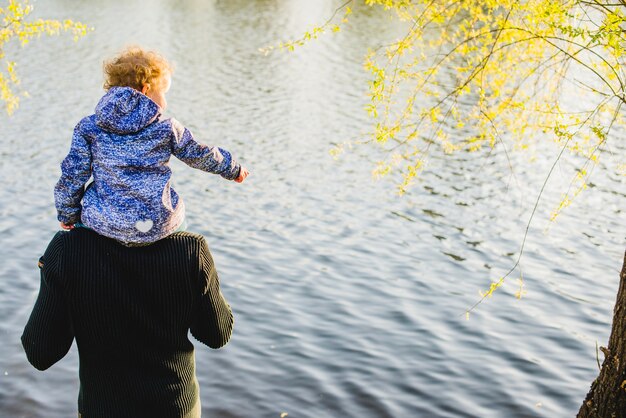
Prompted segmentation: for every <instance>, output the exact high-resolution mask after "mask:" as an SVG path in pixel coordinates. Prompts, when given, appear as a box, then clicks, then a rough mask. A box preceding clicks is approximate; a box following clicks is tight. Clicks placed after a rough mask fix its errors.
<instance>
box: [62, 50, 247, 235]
mask: <svg viewBox="0 0 626 418" xmlns="http://www.w3.org/2000/svg"><path fill="white" fill-rule="evenodd" d="M104 72H105V83H104V88H105V90H107V93H106V94H105V95H104V97H102V99H101V100H100V102H99V103H98V105H97V106H96V109H95V114H93V115H91V116H87V117H86V118H84V119H82V120H81V121H80V122H79V123H78V125H76V127H75V128H74V135H73V138H72V145H71V148H70V152H69V154H68V155H67V157H66V158H65V159H64V160H63V162H62V164H61V171H62V175H61V178H60V179H59V181H58V183H57V185H56V187H55V189H54V198H55V204H56V208H57V213H58V219H59V221H61V227H62V228H63V229H72V228H73V227H74V225H80V226H86V227H88V228H91V229H93V230H94V231H96V232H97V233H99V234H101V235H104V236H107V237H110V238H114V239H116V240H118V241H120V242H122V243H123V244H125V245H137V244H139V245H141V244H149V243H152V242H155V241H158V240H160V239H161V238H164V237H166V236H167V235H169V234H171V233H173V232H176V231H177V230H182V229H183V228H184V224H183V223H184V218H185V206H184V204H183V201H182V199H181V198H180V197H179V196H178V194H177V193H176V192H175V191H174V189H173V188H172V187H171V185H170V177H171V175H172V172H171V170H170V167H169V159H170V156H171V155H174V156H176V157H177V158H178V159H180V160H182V161H183V162H185V163H186V164H187V165H189V166H191V167H194V168H198V169H200V170H203V171H206V172H209V173H215V174H219V175H221V176H222V177H223V178H225V179H227V180H235V181H236V182H238V183H241V182H242V181H243V180H244V179H245V178H246V177H247V176H248V171H247V170H246V169H245V168H244V167H242V166H241V165H240V164H238V163H237V162H236V161H235V159H234V158H233V157H232V156H231V154H230V153H229V152H228V151H226V150H224V149H221V148H218V147H208V146H205V145H201V144H199V143H197V142H196V141H194V139H193V136H192V135H191V132H189V130H188V129H187V128H185V127H184V126H183V125H181V124H180V122H178V121H176V120H175V119H161V113H162V112H163V111H164V110H165V107H166V105H167V103H166V101H165V93H167V91H168V90H169V88H170V83H171V74H172V68H171V66H170V65H169V63H168V62H167V61H166V60H165V59H164V58H163V57H161V56H160V55H158V54H157V53H154V52H151V51H150V52H148V51H145V50H143V49H141V48H138V47H131V48H127V49H126V50H124V51H123V52H122V53H121V54H120V55H119V56H117V57H116V58H114V59H112V60H111V61H108V62H105V65H104ZM91 176H93V182H91V183H89V184H88V185H87V187H86V188H85V185H86V183H87V182H88V180H89V179H90V178H91ZM81 199H82V205H81Z"/></svg>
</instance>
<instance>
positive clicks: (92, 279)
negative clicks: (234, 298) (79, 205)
mask: <svg viewBox="0 0 626 418" xmlns="http://www.w3.org/2000/svg"><path fill="white" fill-rule="evenodd" d="M39 267H40V269H41V287H40V290H39V295H38V297H37V301H36V302H35V306H34V308H33V311H32V313H31V315H30V318H29V320H28V323H27V324H26V327H25V329H24V333H23V335H22V345H23V346H24V350H25V351H26V355H27V357H28V361H29V362H30V363H31V364H32V365H33V366H35V367H36V368H37V369H39V370H46V369H47V368H49V367H50V366H52V365H53V364H54V363H56V362H57V361H59V360H60V359H61V358H63V357H64V356H65V354H67V352H68V350H69V348H70V346H71V345H72V341H73V339H76V345H77V347H78V354H79V361H80V371H79V377H80V392H79V396H78V412H79V417H82V418H125V417H133V418H140V417H151V418H152V417H158V418H169V417H176V418H179V417H185V418H197V417H200V398H199V387H198V381H197V379H196V374H195V357H194V346H193V344H192V343H191V341H190V340H189V338H188V331H191V335H192V336H194V337H195V338H196V339H197V340H198V341H200V342H201V343H204V344H206V345H207V346H209V347H211V348H220V347H222V346H224V345H225V344H226V343H227V342H228V340H229V339H230V336H231V333H232V328H233V315H232V311H231V309H230V306H229V305H228V303H227V301H226V299H225V298H224V296H223V295H222V293H221V291H220V285H219V279H218V275H217V272H216V270H215V266H214V263H213V259H212V257H211V253H210V252H209V248H208V246H207V244H206V241H205V240H204V238H203V237H202V236H200V235H197V234H192V233H188V232H177V233H174V234H172V235H170V236H168V237H166V238H164V239H162V240H160V241H157V242H155V243H153V244H151V245H147V246H139V247H127V246H124V245H122V244H120V243H119V242H117V241H116V240H113V239H111V238H107V237H104V236H101V235H98V234H97V233H95V232H93V231H92V230H90V229H88V228H75V229H73V230H71V231H69V232H59V233H57V234H56V235H55V236H54V238H53V239H52V241H51V242H50V244H49V245H48V248H47V249H46V251H45V253H44V255H43V257H41V259H40V260H39Z"/></svg>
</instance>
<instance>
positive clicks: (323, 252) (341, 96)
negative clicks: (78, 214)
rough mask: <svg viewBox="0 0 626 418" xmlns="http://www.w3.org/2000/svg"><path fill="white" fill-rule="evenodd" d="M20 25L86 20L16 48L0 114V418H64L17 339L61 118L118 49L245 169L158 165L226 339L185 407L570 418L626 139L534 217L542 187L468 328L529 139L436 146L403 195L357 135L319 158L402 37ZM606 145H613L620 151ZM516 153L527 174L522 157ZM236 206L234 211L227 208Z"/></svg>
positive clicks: (620, 184)
mask: <svg viewBox="0 0 626 418" xmlns="http://www.w3.org/2000/svg"><path fill="white" fill-rule="evenodd" d="M34 4H35V6H36V11H35V15H36V16H41V17H49V18H66V17H70V18H73V19H75V20H80V21H83V22H86V23H89V24H90V25H92V26H94V27H95V31H94V32H92V33H90V34H89V35H88V36H87V37H86V38H84V39H82V40H80V41H79V42H78V43H74V42H73V41H72V40H71V39H70V37H69V36H66V37H62V38H54V39H44V38H42V39H40V40H38V41H36V42H33V43H32V44H31V45H29V46H28V47H27V48H25V49H23V50H19V51H17V52H16V54H17V55H16V57H17V59H18V62H19V67H18V70H19V72H20V75H21V78H22V83H23V84H22V87H23V88H24V89H25V90H27V91H28V92H29V93H30V98H28V99H24V100H23V101H22V103H21V106H20V108H19V110H18V111H17V113H16V114H15V115H14V116H13V117H11V118H9V117H7V116H6V115H4V114H0V178H2V180H3V187H2V188H1V189H0V260H1V262H0V281H1V283H2V286H0V336H1V338H2V340H1V341H2V344H1V346H0V350H1V353H0V382H1V383H0V416H2V417H11V418H13V417H15V418H18V417H45V418H49V417H52V418H56V417H72V416H75V414H76V399H77V394H78V373H77V372H78V370H77V369H78V358H77V352H76V349H75V346H74V347H72V349H71V351H70V353H69V355H67V356H66V357H65V358H64V359H63V360H62V361H60V362H59V363H57V364H56V365H54V366H53V367H52V368H51V369H50V370H48V371H46V372H44V373H42V372H38V371H37V370H35V369H34V368H32V367H31V366H30V365H29V364H28V363H27V361H26V358H25V355H24V353H23V351H22V348H21V345H20V342H19V337H20V335H21V332H22V329H23V326H24V325H25V323H26V321H27V319H28V315H29V313H30V309H31V307H32V304H33V302H34V299H35V297H36V294H37V291H38V286H39V272H38V269H37V266H36V264H37V259H38V257H39V256H40V255H41V254H42V252H43V250H44V249H45V247H46V245H47V243H48V241H49V239H50V238H51V237H52V235H53V234H54V233H55V231H56V230H57V225H58V224H57V222H56V219H55V214H56V213H55V210H54V202H53V196H52V188H53V186H54V184H55V182H56V180H57V178H58V175H59V163H60V161H61V160H62V158H63V157H64V156H65V154H66V152H67V150H68V149H69V141H70V138H71V133H72V129H73V127H74V125H75V124H76V122H77V121H78V120H80V119H81V118H82V117H83V116H85V115H87V114H89V113H91V112H92V110H93V107H94V106H95V104H96V102H97V100H98V99H99V97H100V96H101V94H102V88H101V83H102V75H101V63H102V60H103V58H105V57H109V56H110V55H111V54H114V53H115V52H116V51H118V50H119V49H121V48H122V47H123V46H124V45H126V44H129V43H137V44H141V45H145V46H147V47H151V48H155V49H157V50H159V51H161V52H162V53H163V54H164V55H166V56H167V57H168V58H170V59H171V60H172V61H174V63H175V64H176V73H175V76H174V79H173V85H172V88H171V90H170V93H169V94H168V101H169V109H168V112H167V116H175V117H176V118H177V119H179V120H180V121H181V122H182V123H184V124H185V125H187V126H188V127H189V128H190V129H191V130H192V132H194V134H195V135H196V137H197V139H198V140H200V141H202V142H205V143H209V144H216V145H220V146H223V147H224V148H226V149H228V150H231V151H232V152H233V153H234V154H236V155H237V156H239V157H240V159H241V161H242V162H243V163H244V164H245V165H246V166H248V167H249V168H250V170H251V172H252V175H251V176H250V177H249V179H248V180H247V181H246V182H245V183H243V184H241V185H237V184H234V183H231V182H226V181H222V180H221V179H220V178H219V177H217V176H211V175H207V174H204V173H202V172H199V171H195V170H192V169H190V168H188V167H186V166H184V165H183V164H181V163H179V162H174V163H173V168H174V183H175V185H176V188H177V190H178V192H179V193H180V194H181V195H182V196H183V197H184V199H185V201H186V205H187V217H188V221H189V224H190V225H189V229H190V230H192V231H196V232H199V233H202V234H204V235H205V236H206V237H207V239H208V242H209V245H210V247H211V249H212V252H213V256H214V258H215V261H216V263H217V266H218V270H219V272H220V276H221V280H222V284H223V292H224V294H225V296H226V297H227V299H228V300H229V302H230V303H231V305H232V307H233V310H234V313H235V317H236V326H235V332H234V335H233V338H232V340H231V342H230V343H229V344H228V346H226V348H225V349H223V350H218V351H212V350H209V349H208V348H206V347H201V346H199V347H197V351H196V358H197V363H198V364H197V373H198V378H199V380H200V384H201V396H202V407H203V416H206V417H220V418H224V417H241V418H256V417H268V418H269V417H276V418H277V417H280V416H281V414H283V413H287V414H288V417H289V418H292V417H293V418H305V417H309V418H319V417H372V418H374V417H434V418H440V417H441V418H444V417H449V418H459V417H481V418H482V417H484V418H489V417H547V418H559V417H571V416H574V415H575V413H576V412H577V411H578V408H579V405H580V403H581V402H582V400H583V398H584V396H585V394H586V393H587V391H588V388H589V385H590V383H591V382H592V380H593V379H594V378H595V377H596V375H597V373H598V370H597V365H596V349H595V346H596V343H598V344H599V345H604V344H606V342H607V339H608V334H609V331H610V323H611V315H612V308H613V305H614V300H615V294H616V290H617V284H618V272H619V269H620V267H621V262H622V259H623V254H624V248H625V247H626V245H625V244H626V240H625V237H626V213H625V212H624V202H625V200H624V197H626V179H625V178H624V176H620V175H618V173H617V172H616V169H615V167H616V161H617V162H619V161H622V162H623V158H624V157H623V156H624V155H625V152H626V148H625V146H624V141H623V138H624V136H623V132H619V131H614V138H613V140H612V142H610V143H609V146H610V148H611V150H612V152H613V155H610V154H609V153H606V154H605V156H604V157H603V160H602V163H601V164H600V165H599V166H598V167H597V168H596V170H595V172H594V177H593V178H592V181H593V183H594V185H595V187H593V188H591V189H590V190H588V191H586V192H585V193H584V194H583V195H581V196H580V197H579V198H578V199H577V200H576V201H575V202H574V204H573V205H572V206H571V207H570V208H568V209H567V210H566V211H565V212H564V213H563V214H562V215H561V217H560V218H558V220H557V221H556V222H555V223H550V222H549V220H548V219H549V214H550V211H551V210H552V209H553V208H554V207H555V205H556V203H557V202H558V200H559V197H560V193H561V191H563V190H564V188H566V187H567V185H568V184H569V181H570V179H571V165H570V163H569V162H568V161H567V160H564V161H563V162H562V163H561V164H559V166H558V167H557V170H556V171H555V174H554V177H553V178H552V179H551V180H550V183H549V184H548V190H547V192H546V195H545V196H546V197H545V199H544V200H542V203H541V204H540V206H539V209H538V212H537V216H536V218H535V221H534V222H533V224H532V227H531V229H530V235H529V239H528V242H527V244H526V252H525V254H524V257H523V258H522V268H523V274H524V280H525V290H526V292H527V293H526V295H525V296H524V297H523V298H522V299H521V300H519V301H518V300H516V299H515V296H514V294H515V292H516V291H517V290H518V285H517V282H516V278H517V277H519V274H517V275H516V276H513V277H512V278H511V279H510V280H509V281H508V282H507V284H506V285H505V286H504V287H503V288H502V289H500V290H499V291H498V292H497V294H496V296H495V297H494V298H492V299H489V300H488V301H486V302H485V303H483V304H481V305H480V306H479V308H478V309H477V310H476V311H475V312H474V313H473V314H472V316H471V318H470V320H469V321H468V320H466V319H465V317H464V312H465V310H466V309H467V308H468V307H469V306H471V305H472V304H473V303H474V302H475V301H476V300H477V298H478V291H479V290H480V289H486V288H488V286H489V282H490V280H493V279H496V278H497V277H498V276H500V275H502V274H503V273H504V272H505V271H506V270H508V268H509V267H510V266H511V265H512V264H513V263H514V261H515V258H516V254H517V252H518V250H519V245H520V242H521V240H522V236H523V233H524V229H525V226H526V222H527V221H528V217H529V215H530V211H531V210H532V206H533V204H534V201H535V198H536V196H537V192H538V190H539V188H540V186H541V183H542V181H543V179H544V178H545V175H546V174H547V172H548V170H549V168H550V165H551V164H552V162H553V160H554V158H555V156H556V148H555V147H554V146H552V145H550V144H545V145H541V146H538V147H537V148H536V149H535V150H534V151H531V152H530V153H515V152H513V153H512V155H511V159H512V160H513V163H514V165H515V166H516V167H517V171H516V175H515V177H512V176H511V175H510V172H509V168H508V163H507V161H506V158H505V156H504V155H503V154H502V153H501V152H500V151H499V150H496V151H495V152H494V153H492V154H491V155H490V156H487V154H486V153H485V154H469V155H468V154H459V155H456V156H454V157H452V158H445V159H443V158H439V157H437V156H436V155H435V156H433V157H432V158H431V160H430V161H429V167H428V171H427V172H426V173H425V174H424V175H423V177H422V179H421V181H420V182H419V183H418V184H417V185H416V186H415V187H414V188H413V189H412V190H411V193H410V194H409V195H407V196H404V197H398V196H397V195H396V194H395V189H394V187H395V184H396V183H395V182H396V181H397V179H394V178H389V179H387V180H383V181H375V180H373V179H372V177H371V170H372V168H373V166H374V163H375V161H377V160H378V159H379V158H380V151H379V150H377V149H376V148H375V147H374V146H367V145H364V146H360V147H356V148H353V149H352V150H351V151H349V152H348V153H346V154H345V155H344V156H343V157H341V158H340V159H338V160H334V159H333V158H332V157H331V156H330V155H329V149H330V148H331V147H332V146H333V144H335V143H339V142H342V141H345V140H349V139H352V138H355V137H359V135H360V134H361V133H362V132H365V131H367V130H368V128H369V125H368V124H369V123H371V121H369V120H368V118H367V116H366V114H365V111H364V110H363V107H364V104H365V103H366V100H367V98H366V96H365V93H366V89H367V74H365V73H364V71H363V69H362V59H363V56H364V54H365V53H366V51H367V48H368V46H376V45H379V44H383V43H385V42H388V41H389V40H393V39H394V38H395V37H397V36H398V35H399V33H400V30H399V25H398V24H397V23H393V21H390V20H389V19H388V17H387V16H386V15H385V14H384V13H382V12H381V11H380V10H368V9H365V10H362V11H361V13H360V16H357V17H355V18H354V19H353V22H352V23H351V25H350V26H348V27H346V28H345V29H344V30H343V31H342V32H340V33H338V34H334V35H330V36H325V37H323V38H322V39H319V40H318V41H316V42H314V43H312V44H310V45H309V46H307V47H305V48H302V49H299V50H297V51H296V52H294V53H277V54H271V55H269V56H264V55H263V54H261V53H259V51H258V49H259V48H260V47H264V46H267V45H270V44H275V43H276V42H278V41H280V40H284V39H287V38H293V37H296V36H298V35H299V34H301V33H302V32H303V31H304V30H306V29H307V28H310V27H311V26H312V25H313V24H315V23H320V22H323V21H324V20H325V19H326V18H327V17H328V16H329V15H330V14H332V11H333V9H334V7H336V4H335V2H331V1H328V0H323V1H322V0H317V1H314V2H313V1H306V0H297V1H296V0H290V1H287V0H282V1H281V0H258V1H244V0H230V1H219V0H202V1H201V0H186V1H174V0H157V1H150V2H148V1H147V0H144V1H135V2H133V1H119V0H112V1H108V2H96V1H94V0H83V1H73V0H72V1H70V0H49V1H45V2H44V1H40V2H34ZM620 142H621V143H620ZM531 160H532V161H531ZM233 208H235V209H233Z"/></svg>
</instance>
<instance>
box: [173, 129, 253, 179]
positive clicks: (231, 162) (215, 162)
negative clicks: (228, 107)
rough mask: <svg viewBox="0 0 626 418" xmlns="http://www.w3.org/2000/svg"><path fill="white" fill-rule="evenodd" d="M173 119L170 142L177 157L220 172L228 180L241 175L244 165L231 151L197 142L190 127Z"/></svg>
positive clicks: (191, 165)
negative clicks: (236, 159)
mask: <svg viewBox="0 0 626 418" xmlns="http://www.w3.org/2000/svg"><path fill="white" fill-rule="evenodd" d="M171 121H172V139H171V141H170V143H171V148H172V154H174V155H175V156H176V158H178V159H179V160H181V161H182V162H184V163H185V164H187V165H188V166H190V167H193V168H197V169H199V170H202V171H206V172H208V173H214V174H219V175H220V176H222V177H223V178H225V179H227V180H236V179H238V178H239V177H241V176H240V175H241V170H242V167H241V165H240V164H239V163H238V162H237V161H235V159H234V158H233V157H232V155H231V154H230V152H228V151H226V150H225V149H222V148H218V147H209V146H207V145H202V144H199V143H197V142H196V141H195V140H194V139H193V135H192V134H191V132H189V129H187V128H185V127H184V126H183V125H182V124H181V123H180V122H178V121H177V120H175V119H171ZM246 172H247V170H246ZM244 178H245V177H244ZM242 181H243V179H242Z"/></svg>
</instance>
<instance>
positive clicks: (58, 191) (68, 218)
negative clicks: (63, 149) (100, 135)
mask: <svg viewBox="0 0 626 418" xmlns="http://www.w3.org/2000/svg"><path fill="white" fill-rule="evenodd" d="M83 121H84V119H83ZM83 121H81V122H79V123H78V125H76V128H74V135H73V136H72V145H71V147H70V152H69V153H68V154H67V157H65V159H64V160H63V162H62V163H61V178H60V179H59V181H58V182H57V184H56V186H55V187H54V202H55V205H56V208H57V218H58V219H59V221H60V222H61V223H62V224H65V225H66V226H70V225H73V224H75V223H76V222H79V221H80V212H81V210H82V206H81V204H80V200H81V199H82V197H83V193H84V188H85V183H87V181H88V180H89V177H91V144H90V142H89V141H88V139H87V138H86V136H85V134H84V133H83V129H82V126H83Z"/></svg>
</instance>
